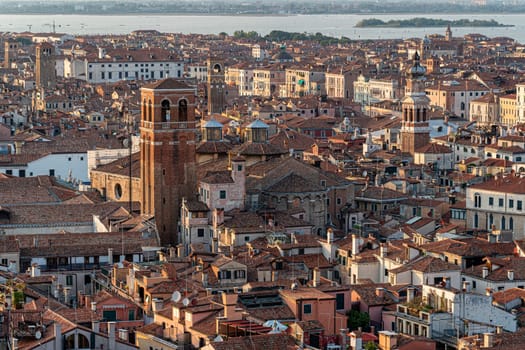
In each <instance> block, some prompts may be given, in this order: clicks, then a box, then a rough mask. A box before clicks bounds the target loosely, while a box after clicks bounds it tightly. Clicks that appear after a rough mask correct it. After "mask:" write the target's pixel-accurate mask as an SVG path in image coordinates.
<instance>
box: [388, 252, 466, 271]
mask: <svg viewBox="0 0 525 350" xmlns="http://www.w3.org/2000/svg"><path fill="white" fill-rule="evenodd" d="M457 270H461V268H460V267H459V266H458V265H454V264H450V263H448V262H446V261H444V260H441V259H439V258H435V257H433V256H424V257H421V258H420V259H417V260H412V261H410V262H408V263H407V264H404V265H403V266H401V267H398V268H397V269H393V270H390V272H392V273H400V272H405V271H419V272H424V273H433V272H443V271H457Z"/></svg>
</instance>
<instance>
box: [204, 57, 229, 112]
mask: <svg viewBox="0 0 525 350" xmlns="http://www.w3.org/2000/svg"><path fill="white" fill-rule="evenodd" d="M207 65H208V114H215V113H218V114H220V113H222V112H224V105H225V103H226V97H225V92H226V83H225V76H224V63H223V62H222V60H219V59H214V58H208V60H207Z"/></svg>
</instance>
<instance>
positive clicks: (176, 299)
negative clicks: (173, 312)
mask: <svg viewBox="0 0 525 350" xmlns="http://www.w3.org/2000/svg"><path fill="white" fill-rule="evenodd" d="M181 297H182V295H181V294H180V292H179V291H178V290H176V291H174V292H173V294H172V295H171V300H172V301H174V302H176V303H178V302H179V301H180V298H181Z"/></svg>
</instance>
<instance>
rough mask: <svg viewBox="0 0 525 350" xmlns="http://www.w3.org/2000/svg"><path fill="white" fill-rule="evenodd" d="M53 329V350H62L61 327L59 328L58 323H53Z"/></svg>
mask: <svg viewBox="0 0 525 350" xmlns="http://www.w3.org/2000/svg"><path fill="white" fill-rule="evenodd" d="M54 328H55V350H62V349H63V346H62V327H61V326H60V323H58V322H55V323H54Z"/></svg>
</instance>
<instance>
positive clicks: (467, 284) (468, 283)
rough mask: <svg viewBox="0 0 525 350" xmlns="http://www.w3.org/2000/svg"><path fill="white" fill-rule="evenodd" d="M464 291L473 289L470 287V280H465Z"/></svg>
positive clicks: (467, 291)
mask: <svg viewBox="0 0 525 350" xmlns="http://www.w3.org/2000/svg"><path fill="white" fill-rule="evenodd" d="M463 291H464V292H466V293H470V292H471V291H472V289H471V287H470V281H463Z"/></svg>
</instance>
